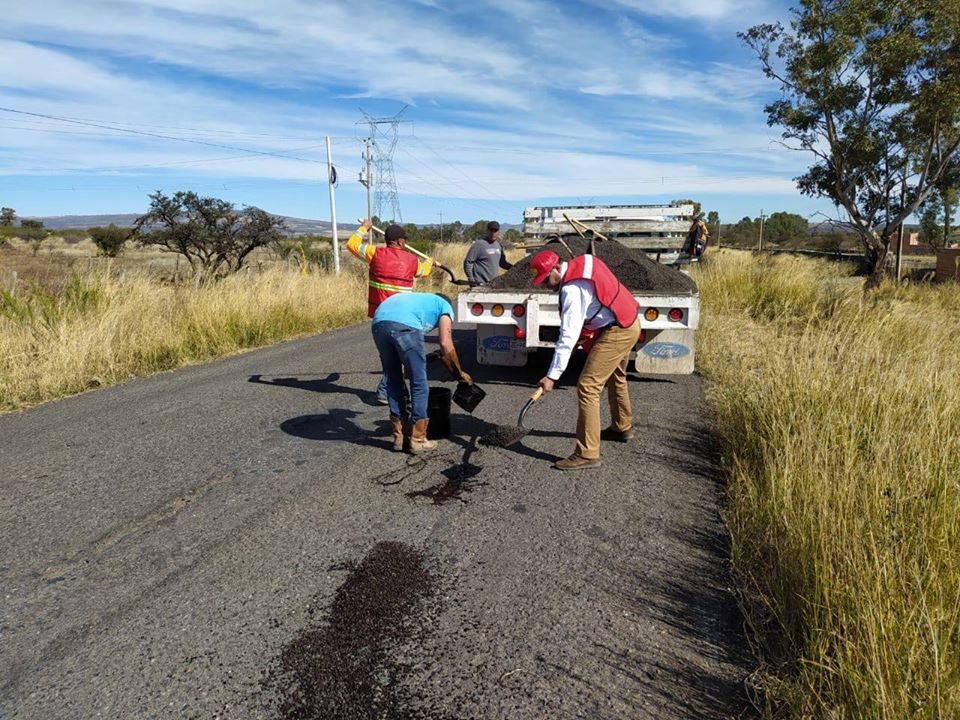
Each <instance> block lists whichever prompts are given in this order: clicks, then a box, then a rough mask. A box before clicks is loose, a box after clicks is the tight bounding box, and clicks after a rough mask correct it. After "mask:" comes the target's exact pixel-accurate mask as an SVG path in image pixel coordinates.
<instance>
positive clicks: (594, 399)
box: [530, 250, 640, 470]
mask: <svg viewBox="0 0 960 720" xmlns="http://www.w3.org/2000/svg"><path fill="white" fill-rule="evenodd" d="M530 269H531V272H533V273H534V278H533V284H534V285H540V284H541V283H546V284H547V286H548V287H550V288H551V289H553V290H559V292H560V337H559V339H558V340H557V345H556V349H555V351H554V353H553V362H552V363H551V364H550V369H549V370H548V371H547V375H546V377H544V378H542V379H541V380H540V382H539V385H540V387H542V388H543V390H544V392H550V391H551V390H553V387H554V384H555V383H556V381H557V380H559V379H560V376H561V375H562V374H563V371H564V370H566V369H567V363H568V362H569V361H570V355H571V353H572V352H573V350H574V349H575V348H576V347H577V345H578V344H583V346H584V348H585V349H587V350H588V352H589V354H588V355H587V362H586V365H584V368H583V372H581V373H580V379H579V380H578V381H577V398H578V401H579V415H578V417H577V446H576V450H575V451H574V453H573V455H571V456H570V457H569V458H567V459H566V460H560V461H559V462H557V463H555V464H554V467H555V468H557V469H558V470H582V469H584V468H589V467H596V466H598V465H599V464H600V440H601V439H604V440H614V441H616V442H627V441H628V440H630V439H631V438H632V437H633V410H632V408H631V407H630V393H629V392H628V390H627V362H628V361H629V360H630V352H631V350H633V348H634V346H635V345H636V344H637V340H638V339H639V338H640V321H639V318H638V314H639V307H638V305H637V301H636V300H635V299H634V297H633V295H631V293H630V291H629V290H628V289H627V288H626V287H624V286H623V284H622V283H620V281H619V280H617V278H616V276H615V275H614V274H613V272H612V271H611V270H610V268H608V267H607V266H606V265H605V264H604V263H603V261H602V260H600V259H599V258H597V257H594V256H593V255H580V256H579V257H575V258H573V259H572V260H570V261H569V262H560V257H559V256H558V255H557V254H556V253H555V252H553V251H551V250H543V251H541V252H539V253H537V254H536V255H534V256H533V258H532V259H531V260H530ZM604 387H606V388H607V389H608V393H609V399H610V418H611V423H610V427H609V428H607V429H606V430H604V431H602V432H601V430H600V393H601V392H602V391H603V388H604Z"/></svg>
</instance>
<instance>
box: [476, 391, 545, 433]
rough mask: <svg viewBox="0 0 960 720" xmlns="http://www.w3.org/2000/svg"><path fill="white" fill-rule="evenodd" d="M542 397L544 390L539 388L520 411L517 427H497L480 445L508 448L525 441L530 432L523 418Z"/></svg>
mask: <svg viewBox="0 0 960 720" xmlns="http://www.w3.org/2000/svg"><path fill="white" fill-rule="evenodd" d="M541 397H543V388H542V387H538V388H537V389H536V390H534V391H533V395H531V396H530V399H529V400H527V402H526V404H525V405H524V406H523V409H522V410H521V411H520V417H519V418H518V419H517V424H516V425H497V426H496V427H495V428H494V429H493V430H491V431H490V432H488V433H487V434H486V435H484V436H483V437H482V438H480V444H481V445H486V446H488V447H507V445H513V444H514V443H515V442H517V441H518V440H521V439H523V437H524V436H525V435H526V434H527V433H528V432H530V431H529V430H528V429H527V428H525V427H524V426H523V418H524V416H525V415H526V414H527V410H529V409H530V408H531V407H533V404H534V403H535V402H537V400H539V399H540V398H541Z"/></svg>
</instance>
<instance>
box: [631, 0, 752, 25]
mask: <svg viewBox="0 0 960 720" xmlns="http://www.w3.org/2000/svg"><path fill="white" fill-rule="evenodd" d="M614 2H615V3H616V4H617V5H620V6H622V7H624V8H627V9H630V10H634V11H636V12H639V13H643V14H646V15H659V16H666V17H677V18H686V19H695V20H702V21H706V22H710V21H718V20H728V19H743V18H750V17H754V16H755V15H756V13H757V12H758V11H760V10H762V9H763V8H764V7H765V6H766V3H765V2H763V0H614Z"/></svg>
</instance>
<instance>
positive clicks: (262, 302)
mask: <svg viewBox="0 0 960 720" xmlns="http://www.w3.org/2000/svg"><path fill="white" fill-rule="evenodd" d="M465 253H466V246H465V245H448V246H444V247H443V248H442V249H441V250H440V251H439V254H440V256H441V258H442V261H443V262H448V263H450V266H451V267H453V268H459V266H460V263H462V258H463V256H464V254H465ZM10 257H13V258H14V259H15V260H17V261H18V262H27V260H25V258H24V257H23V256H22V255H14V256H11V255H7V256H6V258H8V259H9V258H10ZM43 260H44V258H42V257H41V258H32V257H31V258H29V262H31V263H34V264H35V266H27V267H28V269H29V270H30V271H31V275H29V277H31V278H32V279H33V282H25V281H24V280H23V276H22V275H21V281H20V282H19V284H18V289H17V293H16V294H15V295H14V294H11V293H10V292H9V290H10V287H9V285H8V280H7V279H4V278H0V279H3V280H4V281H3V282H2V283H0V412H2V411H10V410H17V409H22V408H26V407H29V406H31V405H35V404H37V403H41V402H45V401H47V400H52V399H55V398H60V397H64V396H67V395H71V394H74V393H78V392H82V391H84V390H86V389H88V388H90V387H99V386H105V385H111V384H114V383H117V382H122V381H123V380H126V379H127V378H128V377H130V376H131V375H137V376H142V375H146V374H149V373H154V372H158V371H162V370H168V369H171V368H176V367H179V366H181V365H185V364H188V363H194V362H200V361H204V360H209V359H212V358H216V357H221V356H224V355H228V354H230V353H235V352H238V351H240V350H244V349H248V348H255V347H260V346H263V345H268V344H270V343H274V342H278V341H281V340H286V339H289V338H292V337H297V336H301V335H307V334H311V333H318V332H323V331H325V330H330V329H333V328H337V327H342V326H344V325H347V324H350V323H355V322H360V321H362V320H363V319H364V318H365V317H366V307H367V305H366V297H367V285H366V283H367V268H366V265H364V264H363V263H360V262H359V261H357V260H355V259H354V258H352V257H349V256H345V257H344V261H343V272H342V273H341V275H340V276H333V275H328V274H308V275H304V274H302V273H301V272H299V271H298V270H296V269H295V267H294V266H293V265H292V264H287V265H286V266H282V265H281V266H279V267H274V268H272V269H268V270H266V271H264V272H263V273H257V272H254V273H250V274H246V273H244V274H241V275H237V276H234V277H230V278H228V279H226V280H224V281H222V282H217V283H213V284H210V285H207V286H205V287H200V288H198V287H195V286H194V285H192V284H190V283H186V284H177V285H175V284H170V283H163V282H160V281H159V280H158V279H157V275H156V272H155V269H154V268H153V267H152V266H147V265H145V266H141V267H140V268H139V269H138V268H137V266H135V265H130V264H126V265H123V264H120V263H117V262H113V263H108V262H107V261H105V260H104V261H103V262H102V263H100V262H96V263H93V262H92V260H90V258H88V257H85V256H78V259H77V262H76V263H74V265H73V266H72V267H71V266H70V265H64V264H63V263H62V262H61V260H62V258H60V257H57V256H54V257H52V258H50V259H47V261H46V264H44V263H43ZM22 267H23V266H22ZM8 273H9V271H8ZM458 274H459V273H458ZM419 289H421V290H428V291H433V292H445V293H448V294H450V295H455V294H456V292H457V291H458V290H459V288H458V287H457V286H454V285H452V284H451V283H450V282H449V281H448V280H446V276H445V275H444V274H443V273H437V274H436V276H435V277H431V278H430V279H429V280H426V281H422V282H421V283H420V284H419Z"/></svg>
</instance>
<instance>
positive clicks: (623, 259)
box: [484, 235, 697, 293]
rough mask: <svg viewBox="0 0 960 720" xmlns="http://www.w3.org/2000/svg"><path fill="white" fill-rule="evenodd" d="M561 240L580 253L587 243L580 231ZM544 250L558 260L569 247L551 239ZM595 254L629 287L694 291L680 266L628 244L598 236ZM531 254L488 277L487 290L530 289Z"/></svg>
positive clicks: (531, 285) (690, 281) (680, 291)
mask: <svg viewBox="0 0 960 720" xmlns="http://www.w3.org/2000/svg"><path fill="white" fill-rule="evenodd" d="M563 240H564V242H565V243H566V244H567V246H568V247H569V248H570V250H571V251H573V255H583V254H585V253H586V252H587V250H588V249H589V246H590V243H589V242H588V241H587V240H584V239H582V238H581V237H580V236H579V235H570V236H564V239H563ZM544 249H545V250H552V251H553V252H555V253H557V255H559V256H560V259H561V260H570V259H571V257H572V255H571V253H570V251H568V250H567V248H566V247H564V245H563V244H561V243H559V242H556V241H555V242H551V243H549V244H547V245H545V246H544ZM596 256H597V257H598V258H600V259H601V260H603V262H604V263H605V264H606V265H607V267H609V268H610V270H612V271H613V274H614V275H616V276H617V279H619V280H620V282H622V283H623V284H624V285H626V286H627V287H628V288H629V289H630V290H634V291H641V290H646V291H650V292H677V293H695V292H697V285H696V283H694V282H693V280H691V279H690V278H689V277H688V276H687V275H685V274H683V273H682V272H680V271H679V270H675V269H674V268H671V267H667V266H666V265H661V264H660V263H658V262H655V261H654V260H651V259H650V258H649V257H647V255H646V253H644V252H643V251H641V250H634V249H631V248H628V247H626V246H624V245H622V244H620V243H619V242H617V241H616V240H606V241H601V240H598V241H597V243H596ZM531 280H532V276H531V274H530V257H525V258H524V259H522V260H520V261H518V262H517V264H516V265H514V266H513V267H512V268H511V269H510V270H508V271H507V272H505V273H504V274H503V275H501V276H500V277H498V278H496V279H495V280H493V281H491V282H490V283H489V284H487V285H485V286H484V287H485V288H487V289H490V290H519V289H523V290H531V289H534V285H533V283H532V282H531Z"/></svg>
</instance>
